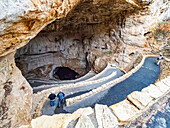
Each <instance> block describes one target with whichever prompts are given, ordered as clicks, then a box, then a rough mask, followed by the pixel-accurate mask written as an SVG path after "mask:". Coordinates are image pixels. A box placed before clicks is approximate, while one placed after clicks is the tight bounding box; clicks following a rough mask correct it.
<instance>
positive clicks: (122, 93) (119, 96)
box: [56, 57, 160, 113]
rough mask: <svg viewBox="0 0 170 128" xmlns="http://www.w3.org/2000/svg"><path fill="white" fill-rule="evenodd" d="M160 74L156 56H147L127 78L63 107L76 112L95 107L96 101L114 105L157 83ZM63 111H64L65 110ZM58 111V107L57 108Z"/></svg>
mask: <svg viewBox="0 0 170 128" xmlns="http://www.w3.org/2000/svg"><path fill="white" fill-rule="evenodd" d="M159 74H160V66H157V65H156V58H155V57H149V58H146V60H145V63H144V64H143V66H142V67H141V68H140V69H139V70H138V71H137V72H136V73H134V74H133V75H131V76H130V77H129V78H127V79H126V80H124V81H122V82H120V83H118V84H116V85H115V86H113V87H111V88H109V89H107V90H104V91H102V92H99V93H97V94H95V95H93V96H91V97H88V98H86V99H84V100H82V101H80V102H77V103H75V104H72V105H70V106H67V107H65V106H64V107H63V109H64V111H66V112H71V113H72V112H74V111H75V110H77V109H78V108H83V107H88V106H91V107H93V106H94V105H95V104H96V103H98V104H105V105H108V106H110V105H113V104H115V103H118V102H120V101H122V100H124V99H126V97H127V95H128V94H130V93H131V92H133V91H141V90H142V89H143V88H144V87H147V86H148V85H150V84H153V83H155V81H156V80H157V79H158V77H159ZM64 111H63V112H64ZM56 113H58V112H57V109H56Z"/></svg>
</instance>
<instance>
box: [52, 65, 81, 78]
mask: <svg viewBox="0 0 170 128" xmlns="http://www.w3.org/2000/svg"><path fill="white" fill-rule="evenodd" d="M78 75H79V74H78V73H77V72H75V71H74V70H72V69H70V68H69V67H56V68H55V69H54V71H53V76H54V78H56V79H60V80H75V79H76V78H77V77H78Z"/></svg>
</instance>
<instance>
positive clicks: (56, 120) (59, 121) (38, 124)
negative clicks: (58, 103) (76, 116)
mask: <svg viewBox="0 0 170 128" xmlns="http://www.w3.org/2000/svg"><path fill="white" fill-rule="evenodd" d="M72 120H73V115H72V114H58V115H53V116H46V115H43V116H41V117H38V118H36V119H33V120H32V121H31V126H32V128H67V126H68V124H69V122H71V121H72Z"/></svg>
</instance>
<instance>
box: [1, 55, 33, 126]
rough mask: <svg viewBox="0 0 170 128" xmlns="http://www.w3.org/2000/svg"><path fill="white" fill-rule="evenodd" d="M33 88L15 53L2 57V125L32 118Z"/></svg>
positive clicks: (20, 122) (15, 124) (11, 124)
mask: <svg viewBox="0 0 170 128" xmlns="http://www.w3.org/2000/svg"><path fill="white" fill-rule="evenodd" d="M31 97H32V88H31V87H30V85H29V84H28V82H27V81H26V79H25V78H24V77H23V76H22V74H21V71H20V70H19V69H18V68H17V67H16V65H15V62H14V53H11V54H8V55H7V56H5V57H0V118H1V119H0V127H17V126H18V125H20V124H23V123H28V121H30V120H31V108H32V98H31Z"/></svg>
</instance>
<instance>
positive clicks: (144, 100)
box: [127, 91, 152, 109]
mask: <svg viewBox="0 0 170 128" xmlns="http://www.w3.org/2000/svg"><path fill="white" fill-rule="evenodd" d="M127 99H128V100H129V101H131V102H132V103H133V104H134V105H136V106H137V107H138V108H139V109H144V108H145V107H146V106H147V105H148V104H149V103H150V102H151V101H152V98H151V97H150V96H149V95H148V94H147V93H144V92H138V91H135V92H132V93H131V94H129V95H128V96H127Z"/></svg>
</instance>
